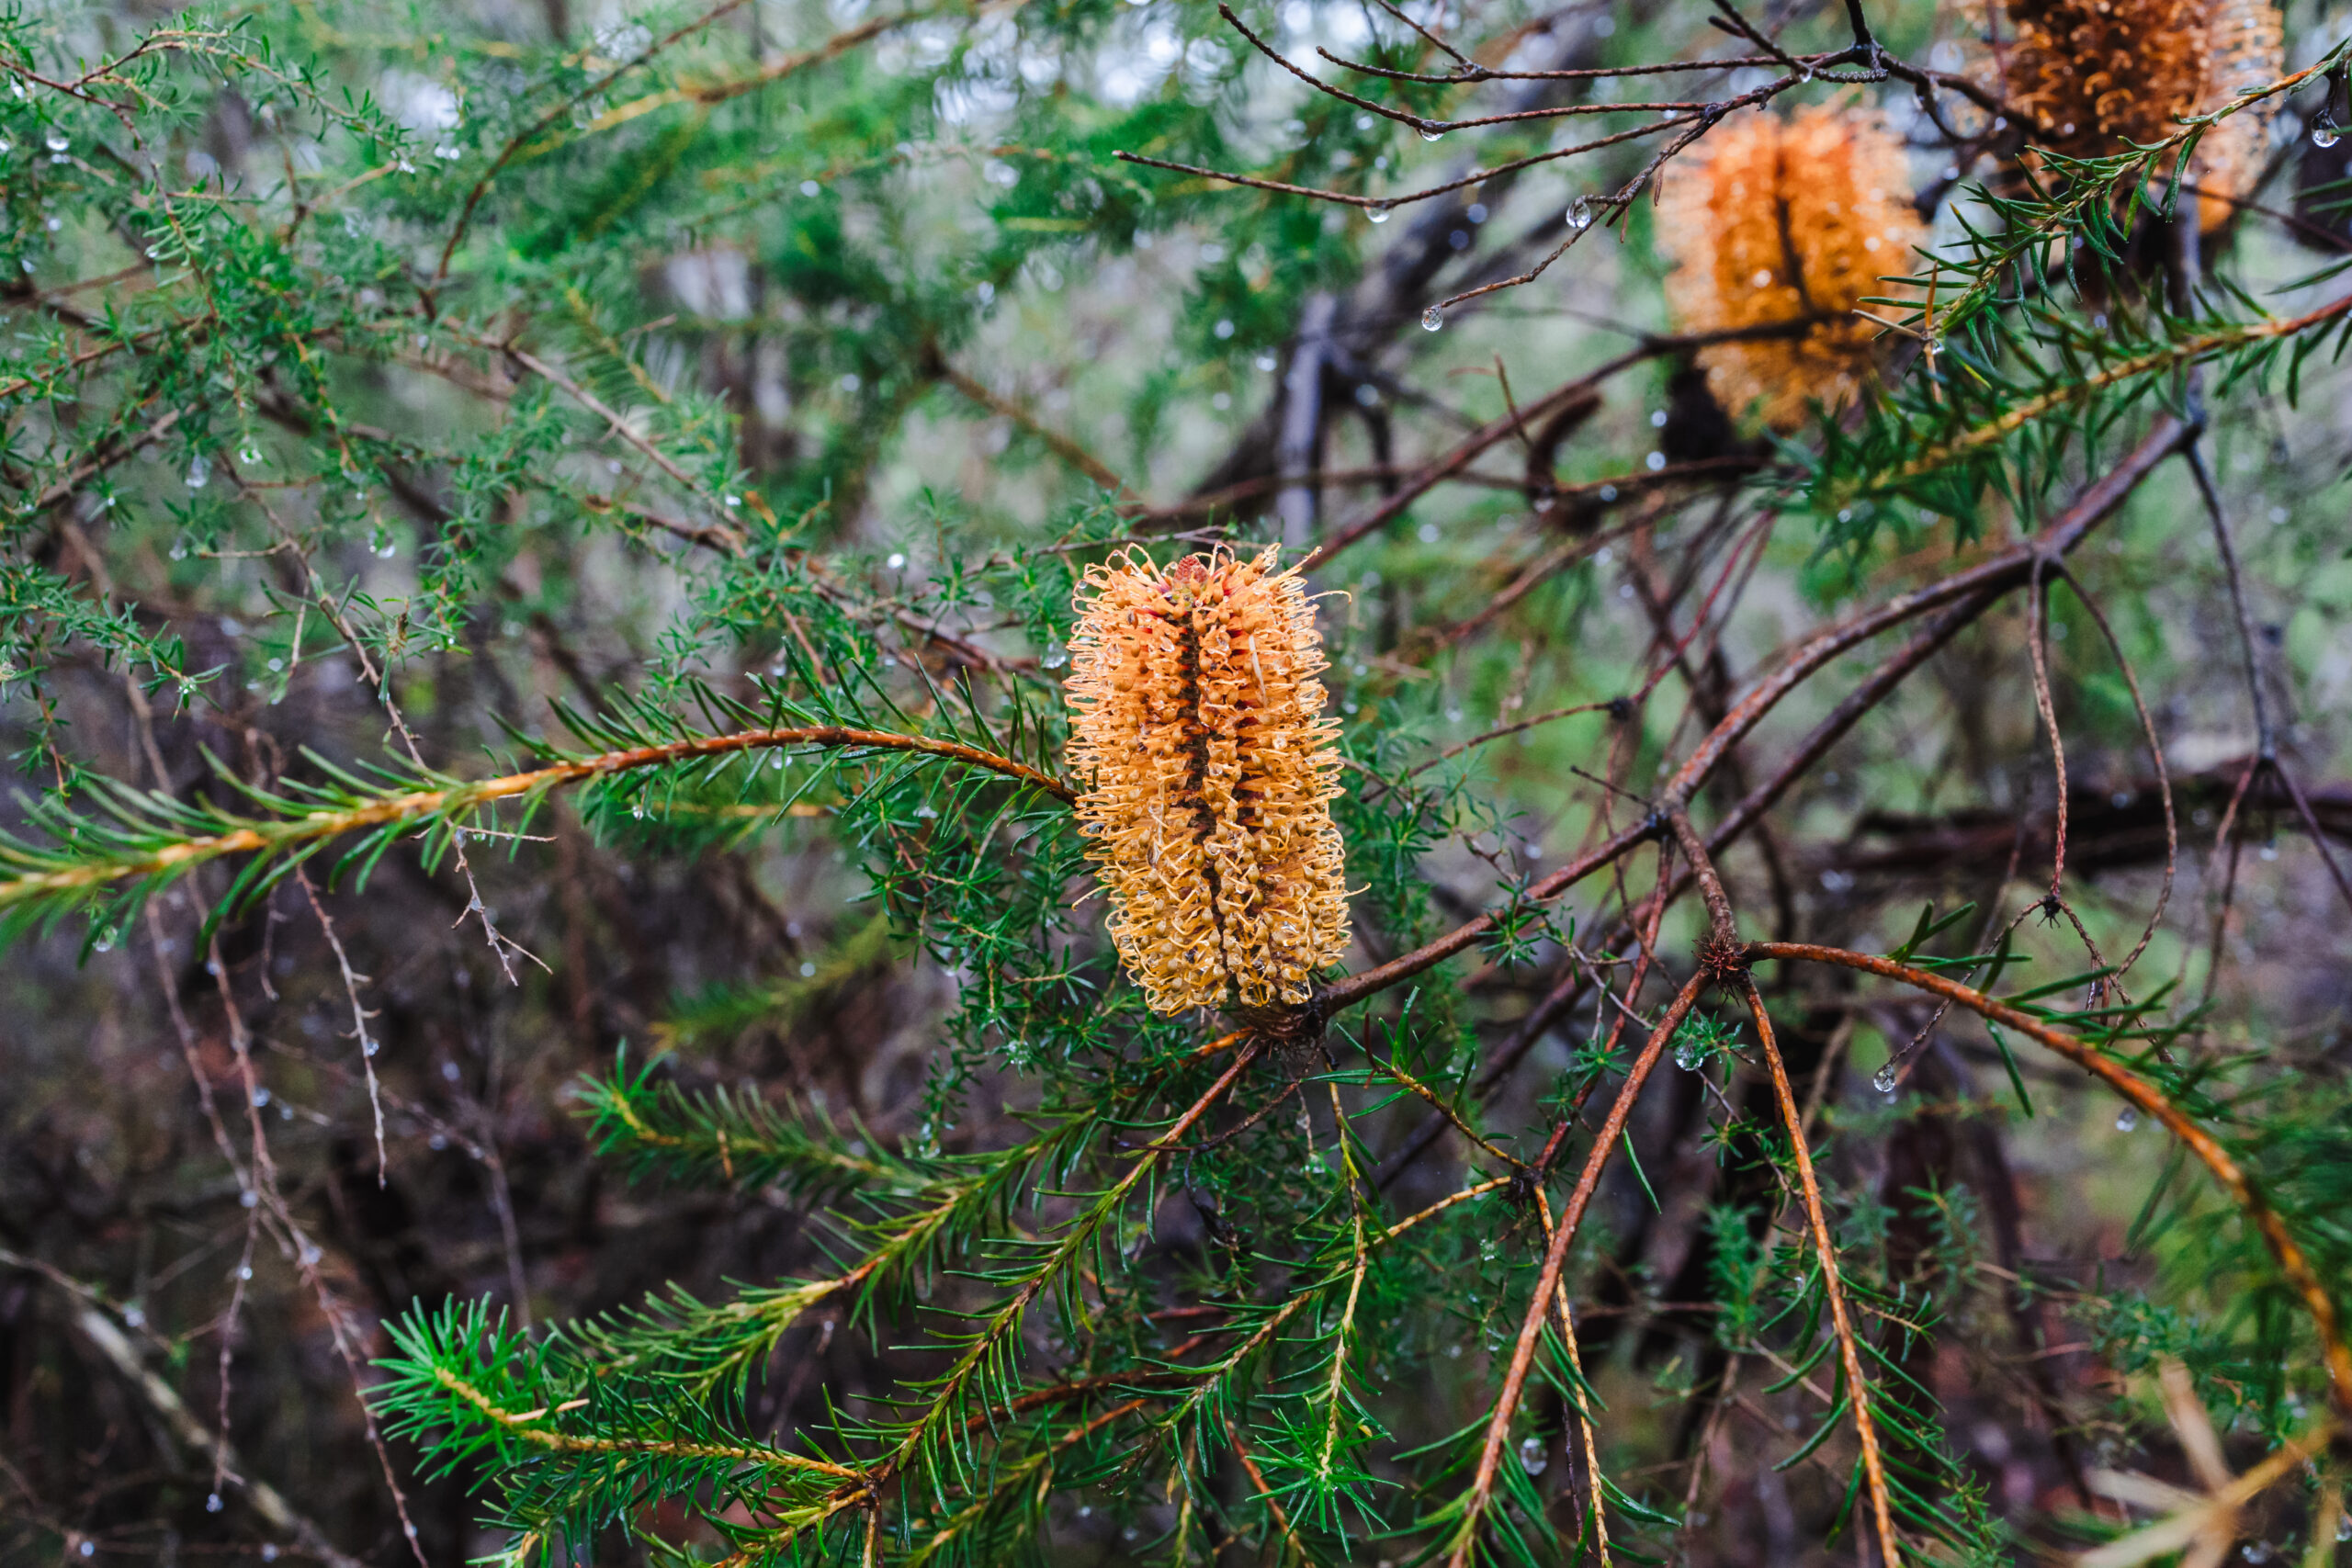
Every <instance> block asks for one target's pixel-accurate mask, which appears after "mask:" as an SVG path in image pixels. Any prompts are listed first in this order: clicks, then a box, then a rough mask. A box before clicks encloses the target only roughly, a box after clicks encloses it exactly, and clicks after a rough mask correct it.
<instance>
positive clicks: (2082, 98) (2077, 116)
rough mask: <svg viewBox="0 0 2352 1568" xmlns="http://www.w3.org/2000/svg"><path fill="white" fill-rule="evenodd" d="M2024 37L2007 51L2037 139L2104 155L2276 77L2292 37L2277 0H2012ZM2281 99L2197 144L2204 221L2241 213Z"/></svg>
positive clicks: (2016, 95) (2014, 96)
mask: <svg viewBox="0 0 2352 1568" xmlns="http://www.w3.org/2000/svg"><path fill="white" fill-rule="evenodd" d="M2008 14H2009V20H2010V22H2011V24H2012V25H2013V26H2014V27H2015V28H2016V29H2017V31H2016V37H2015V38H2014V39H2009V40H2007V42H2006V43H2005V44H2004V45H2003V47H2002V50H2001V63H2002V70H2003V74H2004V75H2005V76H2006V77H2007V81H2008V92H2009V96H2010V99H2011V100H2012V101H2013V102H2014V103H2016V105H2017V106H2018V107H2019V108H2021V109H2023V110H2025V111H2026V112H2027V113H2028V114H2030V115H2031V116H2032V117H2033V118H2034V121H2035V127H2034V140H2035V141H2037V142H2039V143H2040V144H2041V145H2042V146H2044V147H2047V148H2049V149H2050V150H2051V151H2052V152H2062V153H2064V154H2065V155H2066V156H2068V157H2070V158H2097V157H2104V156H2109V155H2111V154H2114V153H2117V152H2126V151H2128V150H2129V148H2128V145H2127V144H2128V143H2134V142H2136V143H2138V144H2140V145H2142V146H2146V145H2149V144H2151V143H2153V142H2157V141H2164V140H2165V138H2167V137H2169V136H2172V135H2175V134H2177V132H2178V131H2179V130H2180V126H2179V125H2178V124H2177V122H2176V120H2175V118H2174V117H2176V116H2177V115H2185V114H2210V113H2211V112H2212V111H2213V110H2215V109H2218V108H2221V107H2223V106H2224V105H2226V104H2227V103H2229V102H2230V100H2231V99H2232V98H2233V97H2234V96H2237V93H2238V90H2239V89H2240V88H2242V87H2256V86H2261V85H2265V84H2267V83H2269V82H2273V81H2276V80H2277V79H2278V76H2279V75H2280V74H2281V73H2283V72H2284V70H2285V68H2286V41H2285V35H2284V32H2283V30H2282V28H2281V25H2280V21H2279V16H2278V6H2275V5H2274V4H2272V0H2009V5H2008ZM2274 112H2275V111H2274V109H2273V107H2272V101H2271V100H2265V101H2264V102H2263V103H2260V104H2257V105H2256V106H2254V107H2252V108H2249V109H2245V110H2242V111H2240V112H2239V113H2237V114H2234V115H2232V116H2231V117H2230V118H2227V119H2225V120H2223V121H2222V123H2221V124H2219V125H2217V126H2215V127H2213V128H2212V129H2211V130H2208V131H2207V132H2206V133H2205V135H2204V136H2203V137H2202V138H2201V139H2200V140H2199V142H2198V144H2197V153H2196V156H2195V158H2194V159H2193V160H2192V162H2191V164H2190V168H2189V175H2190V178H2191V180H2192V182H2193V183H2195V184H2196V185H2197V186H2199V187H2200V188H2201V190H2202V191H2203V192H2204V193H2205V194H2203V195H2202V196H2201V197H2200V198H2199V203H2198V212H2199V226H2200V227H2202V228H2206V229H2211V228H2214V227H2216V226H2217V225H2219V224H2220V223H2222V221H2224V220H2226V219H2228V218H2229V216H2230V215H2231V212H2232V211H2233V206H2234V204H2233V200H2232V198H2233V197H2242V196H2244V195H2245V193H2246V192H2247V191H2249V190H2251V189H2252V188H2253V187H2254V184H2255V181H2256V179H2257V178H2258V177H2259V176H2260V175H2261V172H2262V164H2263V154H2264V152H2265V149H2266V146H2267V142H2268V140H2269V132H2270V120H2271V118H2272V115H2273V113H2274Z"/></svg>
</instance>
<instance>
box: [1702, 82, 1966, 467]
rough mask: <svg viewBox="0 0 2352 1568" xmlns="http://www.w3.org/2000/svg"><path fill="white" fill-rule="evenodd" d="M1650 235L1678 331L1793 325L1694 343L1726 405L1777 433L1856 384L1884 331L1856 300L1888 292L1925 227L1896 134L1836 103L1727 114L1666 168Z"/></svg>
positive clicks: (1837, 400) (1853, 391) (1839, 399)
mask: <svg viewBox="0 0 2352 1568" xmlns="http://www.w3.org/2000/svg"><path fill="white" fill-rule="evenodd" d="M1657 232H1658V238H1659V243H1660V245H1661V246H1662V248H1663V249H1664V250H1665V251H1666V253H1667V254H1668V256H1669V257H1671V258H1672V259H1673V260H1674V261H1676V262H1677V263H1679V266H1678V268H1677V270H1676V271H1675V272H1674V274H1673V275H1672V276H1669V277H1668V279H1667V284H1666V288H1667V302H1668V305H1669V306H1670V307H1671V309H1672V310H1673V312H1674V316H1675V320H1676V324H1677V325H1678V327H1679V329H1680V330H1682V331H1684V332H1691V333H1711V332H1724V331H1734V330H1738V329H1741V328H1768V327H1773V326H1779V325H1783V324H1785V325H1787V326H1788V327H1789V329H1790V331H1789V333H1788V335H1786V336H1777V337H1760V338H1758V339H1755V340H1753V341H1748V342H1740V343H1725V344H1713V345H1711V346H1709V347H1707V348H1703V349H1701V350H1700V351H1699V363H1700V364H1701V365H1702V367H1704V368H1705V369H1706V371H1707V373H1708V379H1709V381H1710V383H1711V384H1712V386H1713V390H1714V394H1715V398H1716V400H1718V401H1719V402H1721V403H1722V404H1723V405H1724V408H1725V409H1726V410H1728V411H1730V412H1732V413H1734V414H1739V413H1744V412H1747V411H1748V410H1749V409H1750V408H1751V407H1752V408H1754V409H1755V410H1756V412H1758V414H1759V415H1760V416H1761V418H1762V419H1763V421H1764V423H1766V424H1769V425H1771V426H1773V427H1774V428H1776V429H1782V430H1785V429H1790V428H1792V427H1794V426H1796V425H1798V424H1801V423H1804V417H1805V410H1806V406H1807V404H1809V403H1812V402H1816V401H1817V402H1820V403H1822V404H1825V405H1826V406H1828V407H1831V408H1835V407H1837V406H1838V405H1839V404H1841V403H1844V402H1847V401H1849V400H1851V399H1852V398H1854V397H1856V396H1857V395H1859V394H1860V390H1861V389H1862V387H1863V386H1864V385H1865V384H1866V383H1867V381H1868V379H1869V378H1870V374H1871V341H1872V339H1874V338H1875V337H1876V336H1877V335H1878V334H1879V333H1880V332H1881V330H1882V329H1881V328H1880V327H1879V326H1878V325H1877V324H1876V323H1875V322H1873V321H1869V320H1867V319H1865V318H1863V317H1861V316H1858V315H1856V314H1855V313H1854V312H1855V309H1856V307H1858V306H1859V305H1860V304H1861V302H1862V301H1863V300H1864V299H1871V298H1883V297H1885V296H1887V295H1888V294H1889V293H1891V292H1892V287H1891V286H1890V285H1889V284H1887V283H1886V282H1885V281H1883V280H1884V279H1885V278H1886V277H1888V276H1898V277H1899V276H1902V275H1904V274H1905V273H1907V272H1909V271H1910V270H1911V266H1912V249H1913V247H1914V246H1915V245H1917V244H1919V243H1923V242H1924V240H1925V238H1926V235H1927V230H1926V227H1925V226H1924V225H1923V224H1921V223H1920V221H1919V219H1918V215H1917V213H1916V212H1914V211H1913V209H1912V207H1911V186H1910V178H1909V175H1908V172H1907V170H1906V168H1905V160H1904V154H1903V144H1902V143H1901V142H1900V141H1897V140H1896V139H1895V138H1894V134H1893V133H1892V132H1890V131H1889V130H1887V129H1886V126H1885V123H1884V121H1883V120H1882V119H1881V118H1879V117H1878V116H1877V115H1875V114H1872V113H1869V112H1866V111H1863V110H1857V109H1837V108H1809V109H1803V110H1800V111H1798V113H1796V114H1795V115H1794V116H1792V117H1791V118H1787V119H1780V118H1775V117H1773V116H1771V115H1769V114H1760V113H1759V114H1743V115H1740V116H1738V117H1736V118H1733V119H1730V120H1727V121H1725V122H1724V124H1723V125H1722V126H1721V127H1719V128H1718V129H1717V130H1714V131H1713V132H1712V133H1711V134H1710V135H1709V136H1708V137H1707V138H1706V140H1704V141H1702V142H1700V143H1699V145H1698V146H1697V147H1696V148H1694V149H1693V150H1692V151H1691V152H1690V153H1689V154H1687V155H1686V156H1685V158H1684V159H1683V160H1681V161H1679V162H1678V163H1676V164H1672V165H1669V166H1668V171H1667V174H1666V176H1665V181H1664V185H1663V188H1662V189H1661V191H1660V193H1659V198H1658V220H1657Z"/></svg>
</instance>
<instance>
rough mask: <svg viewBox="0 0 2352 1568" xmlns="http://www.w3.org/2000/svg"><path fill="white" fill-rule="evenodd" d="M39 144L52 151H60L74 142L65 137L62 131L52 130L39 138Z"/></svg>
mask: <svg viewBox="0 0 2352 1568" xmlns="http://www.w3.org/2000/svg"><path fill="white" fill-rule="evenodd" d="M41 145H42V146H44V147H46V148H48V149H49V150H50V151H51V152H64V151H65V150H66V149H67V148H68V147H71V146H72V145H74V144H73V143H72V142H71V141H67V140H66V139H65V137H64V135H63V133H62V132H60V131H55V130H52V131H51V132H50V133H49V134H48V135H47V136H44V137H42V138H41Z"/></svg>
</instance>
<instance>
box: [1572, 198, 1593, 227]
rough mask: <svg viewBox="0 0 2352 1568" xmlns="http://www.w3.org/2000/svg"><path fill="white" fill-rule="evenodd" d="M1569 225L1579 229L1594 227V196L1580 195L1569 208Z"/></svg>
mask: <svg viewBox="0 0 2352 1568" xmlns="http://www.w3.org/2000/svg"><path fill="white" fill-rule="evenodd" d="M1568 227H1569V228H1571V229H1575V230H1577V231H1583V230H1586V229H1589V228H1591V227H1592V198H1591V197H1589V196H1580V197H1577V198H1576V200H1575V202H1574V203H1573V204H1571V205H1570V206H1569V208H1568Z"/></svg>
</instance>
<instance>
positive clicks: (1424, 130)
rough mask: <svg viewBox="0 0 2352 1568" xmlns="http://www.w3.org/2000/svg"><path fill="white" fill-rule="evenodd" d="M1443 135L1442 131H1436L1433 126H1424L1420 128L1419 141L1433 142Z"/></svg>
mask: <svg viewBox="0 0 2352 1568" xmlns="http://www.w3.org/2000/svg"><path fill="white" fill-rule="evenodd" d="M1444 134H1445V132H1444V131H1442V130H1438V129H1437V128H1436V127H1434V126H1430V125H1424V126H1422V127H1421V140H1422V141H1436V140H1437V139H1438V138H1439V137H1441V136H1443V135H1444Z"/></svg>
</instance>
